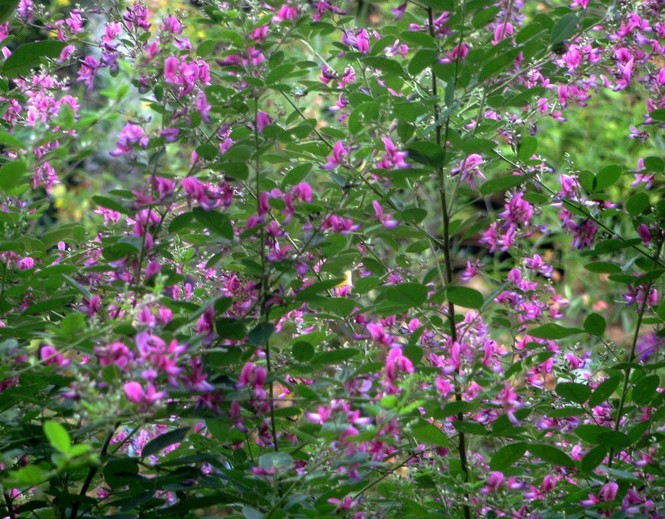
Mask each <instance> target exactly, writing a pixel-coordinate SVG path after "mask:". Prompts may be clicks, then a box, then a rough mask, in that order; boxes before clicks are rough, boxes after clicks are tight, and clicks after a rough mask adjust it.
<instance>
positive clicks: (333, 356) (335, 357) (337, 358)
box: [310, 348, 360, 365]
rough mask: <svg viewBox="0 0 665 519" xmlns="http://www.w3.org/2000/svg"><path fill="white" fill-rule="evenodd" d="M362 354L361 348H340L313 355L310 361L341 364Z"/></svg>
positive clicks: (313, 362)
mask: <svg viewBox="0 0 665 519" xmlns="http://www.w3.org/2000/svg"><path fill="white" fill-rule="evenodd" d="M359 354H360V350H358V349H356V348H340V349H338V350H333V351H325V352H323V353H319V354H318V355H315V356H314V357H312V360H311V361H310V362H311V363H312V364H325V365H328V364H340V363H342V362H344V361H346V360H349V359H352V358H353V357H355V356H356V355H359Z"/></svg>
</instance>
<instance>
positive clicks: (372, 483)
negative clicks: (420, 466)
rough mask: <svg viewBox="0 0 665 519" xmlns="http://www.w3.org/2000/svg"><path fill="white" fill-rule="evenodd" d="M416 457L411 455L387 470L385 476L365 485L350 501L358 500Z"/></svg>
mask: <svg viewBox="0 0 665 519" xmlns="http://www.w3.org/2000/svg"><path fill="white" fill-rule="evenodd" d="M416 456H417V454H411V455H409V457H408V458H406V459H405V460H404V461H402V462H401V463H399V464H397V465H395V466H394V467H393V468H391V469H388V470H387V471H386V473H385V474H382V475H381V476H379V477H378V478H376V479H375V480H373V481H370V482H369V483H367V485H365V486H364V487H363V488H361V489H360V490H359V491H358V492H357V493H356V494H355V495H354V496H353V498H352V499H353V500H354V501H355V500H356V499H358V498H359V497H360V496H362V495H363V494H364V493H365V492H367V491H368V490H369V489H370V488H372V487H373V486H375V485H377V484H378V483H381V481H383V480H384V479H386V478H387V477H388V476H390V475H391V474H393V473H394V472H395V471H396V470H399V469H401V468H402V467H403V466H404V465H406V464H407V463H408V462H409V461H411V460H412V459H413V458H415V457H416Z"/></svg>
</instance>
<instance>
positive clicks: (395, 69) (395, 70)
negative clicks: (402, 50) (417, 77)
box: [362, 56, 404, 76]
mask: <svg viewBox="0 0 665 519" xmlns="http://www.w3.org/2000/svg"><path fill="white" fill-rule="evenodd" d="M362 60H363V61H364V62H365V64H367V65H368V66H370V67H372V68H378V69H379V70H380V71H381V72H384V73H385V74H390V75H396V76H402V75H404V70H403V69H402V66H401V65H400V64H399V63H397V61H395V60H394V59H390V58H384V57H382V56H367V57H364V58H362Z"/></svg>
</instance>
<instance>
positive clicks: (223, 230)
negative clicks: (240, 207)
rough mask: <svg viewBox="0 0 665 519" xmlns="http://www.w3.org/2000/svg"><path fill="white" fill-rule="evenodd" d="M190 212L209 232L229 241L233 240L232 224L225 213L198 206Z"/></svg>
mask: <svg viewBox="0 0 665 519" xmlns="http://www.w3.org/2000/svg"><path fill="white" fill-rule="evenodd" d="M192 213H194V217H195V218H196V219H197V220H198V221H199V222H201V224H202V225H204V226H205V227H206V228H207V229H208V230H209V231H210V232H211V233H213V234H216V235H218V236H221V237H222V238H226V239H227V240H230V241H232V240H233V226H232V225H231V222H230V221H229V217H228V216H226V215H225V214H222V213H220V212H218V211H215V210H211V211H206V210H205V209H202V208H200V207H195V208H194V210H193V211H192Z"/></svg>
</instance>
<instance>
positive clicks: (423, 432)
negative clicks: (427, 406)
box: [411, 420, 450, 447]
mask: <svg viewBox="0 0 665 519" xmlns="http://www.w3.org/2000/svg"><path fill="white" fill-rule="evenodd" d="M411 435H412V436H413V437H414V438H415V440H416V441H418V442H421V443H426V444H429V445H436V446H437V447H445V446H447V445H450V440H449V439H448V436H446V434H445V433H444V432H443V431H442V430H441V429H439V428H438V427H437V426H436V425H434V424H432V423H430V422H428V421H426V420H418V423H417V424H415V425H413V426H411Z"/></svg>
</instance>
